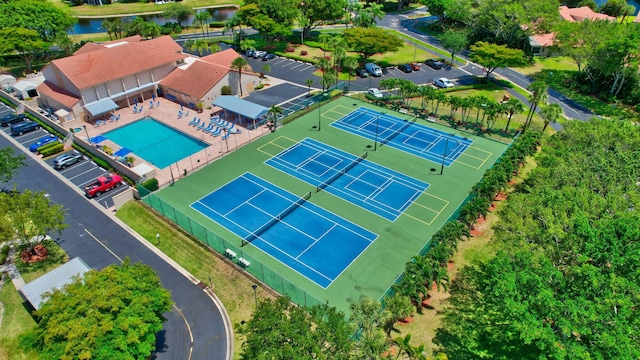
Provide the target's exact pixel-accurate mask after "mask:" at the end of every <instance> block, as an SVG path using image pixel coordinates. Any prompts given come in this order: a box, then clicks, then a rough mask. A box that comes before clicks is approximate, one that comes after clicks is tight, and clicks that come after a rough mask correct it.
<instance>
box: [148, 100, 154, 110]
mask: <svg viewBox="0 0 640 360" xmlns="http://www.w3.org/2000/svg"><path fill="white" fill-rule="evenodd" d="M149 109H153V100H151V101H149Z"/></svg>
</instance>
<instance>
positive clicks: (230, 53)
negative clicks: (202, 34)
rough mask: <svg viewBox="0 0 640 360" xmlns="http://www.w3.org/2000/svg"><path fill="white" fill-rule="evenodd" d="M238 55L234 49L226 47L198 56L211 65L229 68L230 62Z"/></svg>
mask: <svg viewBox="0 0 640 360" xmlns="http://www.w3.org/2000/svg"><path fill="white" fill-rule="evenodd" d="M238 57H240V54H238V53H237V52H236V51H235V50H233V49H227V50H223V51H220V52H217V53H213V54H211V55H207V56H205V57H202V58H200V60H202V61H206V62H208V63H210V64H213V65H218V66H224V67H227V68H231V63H232V62H233V60H235V59H236V58H238Z"/></svg>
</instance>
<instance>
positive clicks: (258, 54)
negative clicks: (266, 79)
mask: <svg viewBox="0 0 640 360" xmlns="http://www.w3.org/2000/svg"><path fill="white" fill-rule="evenodd" d="M265 55H267V52H266V51H262V50H258V51H254V52H253V58H254V59H260V58H261V57H263V56H265Z"/></svg>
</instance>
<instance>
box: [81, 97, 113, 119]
mask: <svg viewBox="0 0 640 360" xmlns="http://www.w3.org/2000/svg"><path fill="white" fill-rule="evenodd" d="M84 108H85V109H86V110H87V111H88V112H89V114H91V116H98V115H100V114H104V113H107V112H109V111H111V110H115V109H117V108H119V106H118V105H117V104H116V103H115V102H114V101H113V100H111V98H106V99H102V100H98V101H94V102H92V103H89V104H86V105H85V106H84Z"/></svg>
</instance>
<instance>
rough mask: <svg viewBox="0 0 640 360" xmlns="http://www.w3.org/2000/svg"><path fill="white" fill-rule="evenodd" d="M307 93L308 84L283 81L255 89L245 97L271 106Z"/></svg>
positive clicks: (253, 101)
mask: <svg viewBox="0 0 640 360" xmlns="http://www.w3.org/2000/svg"><path fill="white" fill-rule="evenodd" d="M306 93H307V87H306V86H300V85H296V84H291V83H286V82H285V83H282V84H279V85H275V86H266V87H265V88H264V89H262V90H258V91H253V92H252V93H251V94H250V95H249V96H247V97H246V98H245V100H247V101H251V102H252V103H256V104H260V105H262V106H266V107H271V106H272V105H278V104H281V103H284V102H286V101H288V100H289V99H292V98H295V97H298V96H300V95H302V94H306Z"/></svg>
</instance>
